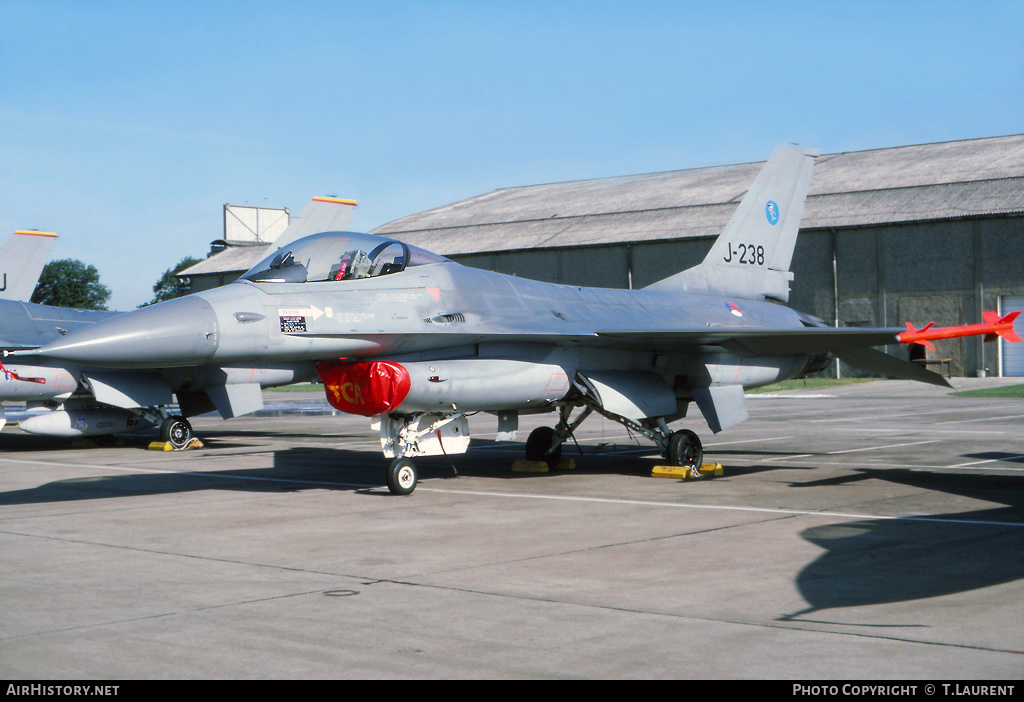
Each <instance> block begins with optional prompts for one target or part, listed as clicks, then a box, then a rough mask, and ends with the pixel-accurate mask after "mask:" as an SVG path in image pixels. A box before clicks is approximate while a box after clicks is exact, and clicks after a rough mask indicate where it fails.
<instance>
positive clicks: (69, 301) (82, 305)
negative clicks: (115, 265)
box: [32, 258, 110, 310]
mask: <svg viewBox="0 0 1024 702" xmlns="http://www.w3.org/2000/svg"><path fill="white" fill-rule="evenodd" d="M109 299H110V289H109V288H107V286H105V285H102V284H101V283H100V274H99V271H97V270H96V267H95V266H90V265H88V264H85V263H82V262H81V261H79V260H78V259H74V258H62V259H60V260H57V261H50V262H49V263H47V264H46V265H45V266H43V272H42V273H41V274H40V276H39V282H38V283H36V289H35V290H34V291H33V292H32V302H36V303H39V304H43V305H50V306H52V307H71V308H74V309H79V310H105V309H107V301H108V300H109Z"/></svg>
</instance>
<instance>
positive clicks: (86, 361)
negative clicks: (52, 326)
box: [37, 295, 218, 368]
mask: <svg viewBox="0 0 1024 702" xmlns="http://www.w3.org/2000/svg"><path fill="white" fill-rule="evenodd" d="M217 337H218V327H217V315H216V314H215V313H214V311H213V308H212V307H211V306H210V304H209V303H208V302H207V301H206V300H204V299H203V298H201V297H197V296H193V295H189V296H186V297H180V298H177V299H175V300H168V301H167V302H161V303H160V304H158V305H153V306H152V307H143V308H141V309H138V310H134V311H132V312H126V313H124V314H122V315H118V316H117V317H114V318H113V319H109V320H107V321H104V322H99V323H98V324H95V325H93V326H91V327H87V328H86V329H82V330H81V331H77V332H75V333H74V334H68V335H67V336H66V337H64V338H63V339H60V340H59V341H54V342H52V343H49V344H47V345H45V346H43V347H42V348H40V349H38V351H37V354H39V355H43V356H47V357H49V358H54V359H58V360H62V361H71V362H74V363H80V364H83V365H92V366H106V367H113V368H131V367H133V366H150V367H152V366H181V365H192V364H196V363H203V362H205V361H208V360H209V359H210V358H211V357H212V356H213V354H214V353H215V352H216V351H217V342H218V338H217Z"/></svg>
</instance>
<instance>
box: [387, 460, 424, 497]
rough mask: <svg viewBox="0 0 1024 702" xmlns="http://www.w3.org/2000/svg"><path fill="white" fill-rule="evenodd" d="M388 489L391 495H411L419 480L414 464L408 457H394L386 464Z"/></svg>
mask: <svg viewBox="0 0 1024 702" xmlns="http://www.w3.org/2000/svg"><path fill="white" fill-rule="evenodd" d="M387 482H388V490H389V491H391V494H392V495H411V494H412V491H413V490H415V489H416V483H418V482H419V474H418V473H417V471H416V464H415V463H413V462H412V461H411V460H409V459H408V458H396V459H395V460H393V461H391V465H390V466H388V473H387Z"/></svg>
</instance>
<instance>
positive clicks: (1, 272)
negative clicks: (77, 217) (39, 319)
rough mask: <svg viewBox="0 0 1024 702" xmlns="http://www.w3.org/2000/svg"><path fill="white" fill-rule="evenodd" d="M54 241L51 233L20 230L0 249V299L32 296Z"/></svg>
mask: <svg viewBox="0 0 1024 702" xmlns="http://www.w3.org/2000/svg"><path fill="white" fill-rule="evenodd" d="M56 239H57V235H56V234H54V233H53V232H37V231H34V230H33V231H28V230H22V231H16V232H14V235H13V236H11V238H10V239H8V240H7V241H6V242H4V244H3V246H0V299H3V300H22V301H28V299H29V298H30V297H32V292H33V291H34V290H35V289H36V283H38V282H39V275H40V274H41V273H42V272H43V266H45V265H46V260H47V259H48V258H49V257H50V250H51V249H53V242H54V241H56Z"/></svg>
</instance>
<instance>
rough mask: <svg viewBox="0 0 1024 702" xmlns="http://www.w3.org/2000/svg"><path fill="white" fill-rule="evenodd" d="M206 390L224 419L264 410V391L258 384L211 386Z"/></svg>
mask: <svg viewBox="0 0 1024 702" xmlns="http://www.w3.org/2000/svg"><path fill="white" fill-rule="evenodd" d="M205 390H206V394H207V395H208V396H209V398H210V400H212V401H213V404H214V406H215V407H216V408H217V411H218V412H219V413H220V416H221V417H223V418H224V419H231V418H233V417H240V416H242V415H243V414H249V413H251V412H256V411H258V410H261V409H263V391H262V389H261V388H260V386H259V384H258V383H238V384H234V385H211V386H207V387H206V388H205Z"/></svg>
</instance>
